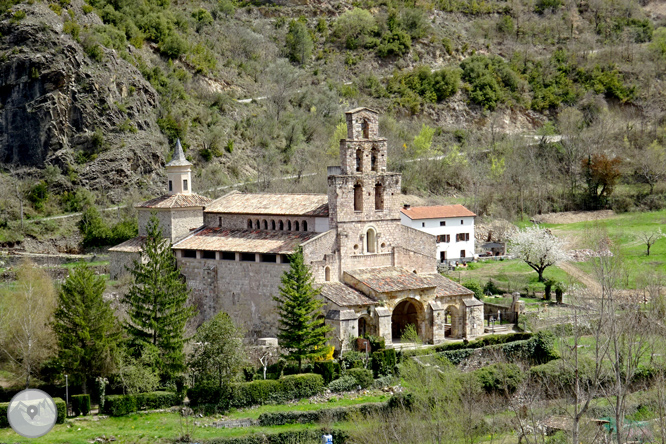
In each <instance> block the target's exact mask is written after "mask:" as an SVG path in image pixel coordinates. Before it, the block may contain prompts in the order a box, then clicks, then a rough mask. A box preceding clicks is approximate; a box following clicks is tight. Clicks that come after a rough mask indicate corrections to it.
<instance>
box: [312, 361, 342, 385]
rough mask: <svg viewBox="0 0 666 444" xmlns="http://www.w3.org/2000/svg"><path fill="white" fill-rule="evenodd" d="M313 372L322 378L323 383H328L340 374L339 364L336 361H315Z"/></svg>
mask: <svg viewBox="0 0 666 444" xmlns="http://www.w3.org/2000/svg"><path fill="white" fill-rule="evenodd" d="M314 372H315V373H316V374H318V375H321V376H322V378H324V384H328V383H330V382H331V381H332V380H334V379H335V378H337V377H338V376H340V364H339V363H337V362H336V361H317V362H315V365H314Z"/></svg>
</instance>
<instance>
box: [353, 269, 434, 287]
mask: <svg viewBox="0 0 666 444" xmlns="http://www.w3.org/2000/svg"><path fill="white" fill-rule="evenodd" d="M345 273H346V274H348V275H349V276H351V277H352V278H354V279H356V280H358V281H359V282H361V283H363V284H365V285H367V286H368V287H370V288H371V289H373V290H374V291H376V292H378V293H385V292H389V291H402V290H417V289H419V288H432V287H434V286H435V285H436V284H435V283H432V282H430V281H428V280H425V279H423V278H422V277H421V276H419V275H418V274H416V273H412V272H411V271H408V270H406V269H404V268H397V267H378V268H363V269H358V270H352V271H345Z"/></svg>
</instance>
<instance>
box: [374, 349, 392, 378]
mask: <svg viewBox="0 0 666 444" xmlns="http://www.w3.org/2000/svg"><path fill="white" fill-rule="evenodd" d="M396 364H397V358H396V353H395V350H394V349H392V348H389V349H386V350H379V351H376V352H373V353H372V373H373V376H374V377H375V378H380V377H382V376H388V375H392V374H393V373H394V369H395V365H396Z"/></svg>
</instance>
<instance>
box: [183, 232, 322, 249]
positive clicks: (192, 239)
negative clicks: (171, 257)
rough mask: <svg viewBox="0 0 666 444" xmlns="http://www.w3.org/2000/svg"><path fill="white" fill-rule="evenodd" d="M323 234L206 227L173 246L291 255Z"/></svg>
mask: <svg viewBox="0 0 666 444" xmlns="http://www.w3.org/2000/svg"><path fill="white" fill-rule="evenodd" d="M319 234H320V233H315V232H307V233H303V232H290V231H286V232H285V231H264V230H230V229H227V228H218V227H205V228H203V229H201V230H199V231H197V232H196V233H193V234H191V235H190V236H188V237H186V238H185V239H183V240H181V241H179V242H176V244H175V245H174V246H173V248H174V249H177V250H208V251H235V252H239V253H274V254H278V253H281V254H291V253H293V252H294V250H296V248H297V247H298V246H299V245H300V244H302V243H303V242H305V241H306V240H309V239H311V238H313V237H315V236H318V235H319Z"/></svg>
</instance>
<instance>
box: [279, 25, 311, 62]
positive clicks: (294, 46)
mask: <svg viewBox="0 0 666 444" xmlns="http://www.w3.org/2000/svg"><path fill="white" fill-rule="evenodd" d="M285 40H286V43H287V55H288V56H289V60H291V61H292V62H296V63H298V64H300V65H302V64H304V63H305V62H307V61H308V60H310V57H312V48H313V47H314V44H313V43H312V37H311V36H310V32H309V31H308V27H307V26H305V23H303V22H301V21H299V20H292V21H291V22H290V23H289V31H287V35H286V37H285Z"/></svg>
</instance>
